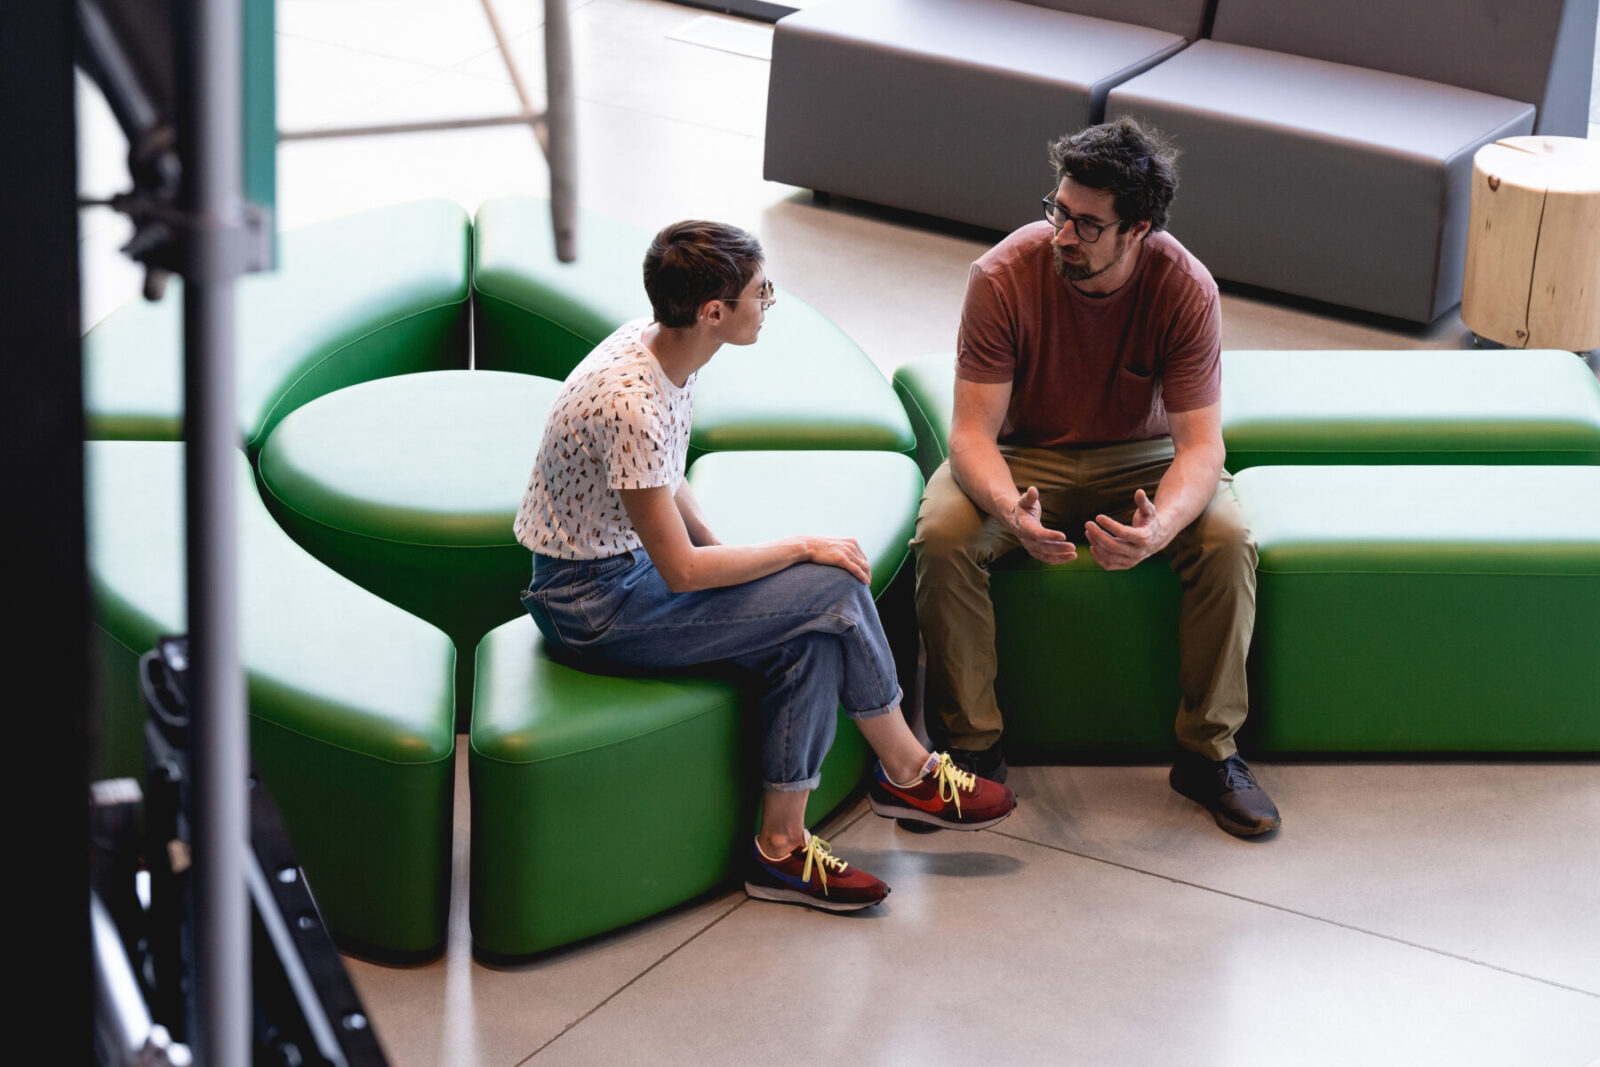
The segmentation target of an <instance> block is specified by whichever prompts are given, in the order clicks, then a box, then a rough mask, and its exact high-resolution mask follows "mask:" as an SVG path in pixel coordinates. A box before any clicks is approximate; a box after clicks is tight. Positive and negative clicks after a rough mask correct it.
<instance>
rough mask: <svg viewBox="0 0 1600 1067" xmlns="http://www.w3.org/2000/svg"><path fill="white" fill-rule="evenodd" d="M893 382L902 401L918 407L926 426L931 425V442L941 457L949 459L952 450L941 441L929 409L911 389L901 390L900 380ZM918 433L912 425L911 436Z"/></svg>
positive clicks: (918, 412) (919, 414)
mask: <svg viewBox="0 0 1600 1067" xmlns="http://www.w3.org/2000/svg"><path fill="white" fill-rule="evenodd" d="M893 384H894V387H895V392H897V393H900V399H901V401H902V402H903V403H905V404H910V405H911V406H912V407H914V408H916V409H917V416H918V417H919V418H920V419H921V420H922V424H923V425H924V426H927V427H929V432H931V433H933V441H932V442H931V444H933V446H934V447H935V448H937V449H938V450H939V458H940V459H949V458H950V452H949V450H948V449H946V448H945V446H944V445H943V444H941V443H940V441H939V434H938V432H937V431H935V430H933V426H934V421H933V419H932V418H930V417H929V416H928V411H927V409H926V408H924V407H923V406H922V403H921V402H920V401H919V400H917V398H916V397H915V396H913V395H912V394H911V392H910V391H909V390H906V391H904V392H901V388H900V383H899V382H895V383H893ZM945 433H946V435H948V434H949V428H948V427H947V428H946V430H945ZM916 435H917V431H916V427H912V429H911V436H912V437H913V438H915V437H916ZM921 443H922V442H920V441H917V442H916V444H921Z"/></svg>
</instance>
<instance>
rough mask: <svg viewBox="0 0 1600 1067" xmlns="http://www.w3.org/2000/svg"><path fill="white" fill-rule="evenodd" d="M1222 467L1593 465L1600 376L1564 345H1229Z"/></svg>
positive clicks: (1599, 424) (1599, 453) (1598, 436)
mask: <svg viewBox="0 0 1600 1067" xmlns="http://www.w3.org/2000/svg"><path fill="white" fill-rule="evenodd" d="M1222 360H1223V370H1222V436H1223V439H1224V440H1225V441H1226V442H1227V446H1228V461H1227V463H1228V469H1229V470H1232V471H1239V470H1243V469H1244V468H1246V467H1256V466H1264V465H1269V464H1288V465H1293V464H1307V463H1367V464H1391V463H1400V464H1403V463H1458V464H1460V463H1465V464H1472V463H1495V464H1499V463H1517V464H1540V465H1542V464H1569V463H1586V464H1587V463H1600V383H1597V382H1596V381H1595V378H1594V375H1593V374H1592V373H1591V372H1590V371H1589V369H1588V368H1587V367H1585V366H1584V365H1583V361H1582V360H1580V359H1577V358H1576V357H1575V356H1573V354H1572V353H1571V352H1562V351H1557V350H1551V349H1527V350H1506V351H1486V352H1477V351H1468V352H1438V351H1398V352H1258V351H1238V352H1224V353H1223V355H1222Z"/></svg>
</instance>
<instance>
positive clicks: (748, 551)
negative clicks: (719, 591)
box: [617, 485, 872, 593]
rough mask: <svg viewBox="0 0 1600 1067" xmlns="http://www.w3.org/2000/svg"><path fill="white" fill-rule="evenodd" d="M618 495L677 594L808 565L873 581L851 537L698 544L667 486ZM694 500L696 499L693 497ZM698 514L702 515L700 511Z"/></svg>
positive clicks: (658, 567)
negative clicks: (830, 568) (736, 543)
mask: <svg viewBox="0 0 1600 1067" xmlns="http://www.w3.org/2000/svg"><path fill="white" fill-rule="evenodd" d="M617 493H618V495H620V496H621V497H622V507H623V509H624V510H625V511H627V513H628V520H629V521H630V522H632V523H633V528H634V530H635V532H637V533H638V535H639V540H640V541H643V542H644V549H645V551H646V552H648V553H649V554H650V559H651V561H652V562H654V563H655V565H656V570H658V571H660V572H661V577H662V579H663V580H664V581H665V582H666V583H667V587H668V588H669V589H671V590H672V591H673V592H674V593H687V592H689V591H690V590H694V589H716V588H719V587H721V586H725V585H742V584H743V583H745V582H752V581H755V580H756V579H757V578H765V577H766V576H767V575H769V574H776V573H777V572H778V571H781V570H783V569H784V568H785V567H789V566H792V565H794V564H796V563H805V562H808V561H809V562H811V563H825V564H828V565H830V566H834V567H840V568H842V569H844V570H847V571H849V572H850V573H851V574H853V575H855V577H856V578H857V579H859V580H860V581H862V582H870V581H871V580H872V569H871V566H870V565H869V564H868V562H867V555H866V553H865V552H863V551H861V546H860V545H858V544H856V542H855V541H853V540H851V539H849V538H845V537H785V538H782V539H781V540H777V541H768V542H766V543H764V544H759V545H723V544H710V545H696V544H695V543H694V541H693V540H692V539H691V537H690V534H689V527H688V526H687V525H685V520H684V515H683V513H682V511H680V510H679V508H680V505H679V503H678V501H677V500H675V499H674V497H673V494H672V490H670V489H669V488H667V487H666V486H664V485H660V486H656V487H654V488H651V489H619V490H617ZM689 499H690V500H691V501H692V500H693V494H692V493H691V494H690V496H689ZM694 511H695V512H696V513H697V514H698V512H699V508H698V507H697V506H696V507H694ZM699 525H700V527H701V529H702V531H703V532H704V533H707V534H709V533H710V531H709V530H706V529H705V527H704V522H703V520H700V521H699Z"/></svg>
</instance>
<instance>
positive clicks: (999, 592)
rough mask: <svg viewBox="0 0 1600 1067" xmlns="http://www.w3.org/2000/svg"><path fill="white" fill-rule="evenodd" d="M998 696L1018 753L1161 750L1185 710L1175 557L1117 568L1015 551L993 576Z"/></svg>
mask: <svg viewBox="0 0 1600 1067" xmlns="http://www.w3.org/2000/svg"><path fill="white" fill-rule="evenodd" d="M989 589H990V594H991V596H992V597H993V598H994V613H995V651H996V653H997V654H998V656H999V661H1000V671H999V674H998V676H997V677H996V679H995V696H996V699H998V701H999V703H1000V707H1001V709H1002V711H1003V712H1004V715H1005V746H1006V755H1007V756H1008V757H1009V758H1013V759H1016V760H1017V761H1018V762H1049V761H1051V760H1074V759H1083V758H1086V757H1092V758H1107V759H1135V758H1157V759H1159V758H1161V757H1163V756H1165V755H1167V754H1169V753H1170V752H1171V751H1172V749H1173V740H1172V722H1173V718H1174V717H1175V716H1176V714H1177V711H1178V695H1179V690H1178V605H1179V599H1180V596H1181V590H1180V588H1179V586H1178V577H1177V575H1175V574H1173V573H1172V570H1171V568H1170V567H1169V566H1168V565H1167V563H1166V561H1165V560H1161V559H1152V560H1146V561H1145V562H1143V563H1141V564H1139V566H1137V567H1135V568H1133V569H1132V570H1131V571H1119V572H1112V571H1105V570H1101V569H1100V566H1099V565H1098V564H1096V563H1095V562H1094V560H1092V559H1091V558H1090V557H1089V553H1088V549H1087V546H1085V545H1082V544H1080V545H1079V546H1078V558H1077V559H1075V560H1073V561H1072V562H1071V563H1061V564H1044V563H1040V562H1038V561H1037V560H1034V559H1032V558H1030V557H1028V556H1027V555H1026V554H1016V555H1012V556H1008V557H1006V558H1005V559H1003V560H1001V561H1000V562H999V563H997V564H996V565H995V567H994V568H993V571H992V572H991V575H990V585H989Z"/></svg>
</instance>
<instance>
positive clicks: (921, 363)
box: [893, 352, 956, 478]
mask: <svg viewBox="0 0 1600 1067" xmlns="http://www.w3.org/2000/svg"><path fill="white" fill-rule="evenodd" d="M893 380H894V391H895V393H896V394H898V395H899V397H900V403H901V406H903V407H904V408H905V409H906V415H907V416H908V417H909V418H910V419H911V429H912V432H913V433H914V434H916V438H917V466H919V467H921V468H922V476H923V477H924V478H931V477H932V476H933V472H934V471H936V470H938V469H939V464H941V463H943V462H944V461H945V457H946V456H948V455H949V454H950V417H951V414H952V413H953V412H954V410H955V387H956V357H955V356H954V355H951V354H950V353H948V352H946V353H942V354H940V355H937V356H923V357H921V358H920V359H914V360H911V361H910V362H909V363H903V364H901V365H900V366H899V367H898V368H896V369H895V372H894V379H893Z"/></svg>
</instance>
